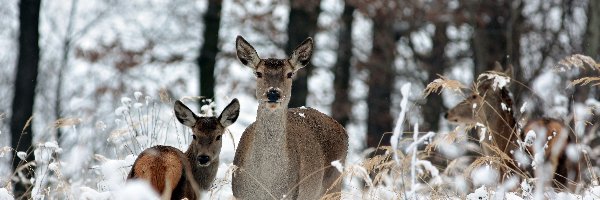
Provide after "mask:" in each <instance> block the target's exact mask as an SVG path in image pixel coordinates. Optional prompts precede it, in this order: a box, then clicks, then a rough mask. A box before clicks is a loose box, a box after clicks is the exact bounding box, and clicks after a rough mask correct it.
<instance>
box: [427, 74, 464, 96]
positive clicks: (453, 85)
mask: <svg viewBox="0 0 600 200" xmlns="http://www.w3.org/2000/svg"><path fill="white" fill-rule="evenodd" d="M438 76H439V77H440V78H438V79H435V80H433V81H432V82H431V83H429V84H427V87H425V91H424V93H425V94H424V95H425V97H427V96H429V94H431V93H438V94H439V93H441V92H442V89H451V90H453V91H455V92H459V93H461V94H462V91H461V90H462V89H464V88H467V87H466V86H464V85H463V84H462V83H460V82H459V81H457V80H451V79H448V78H446V77H445V76H442V75H439V74H438Z"/></svg>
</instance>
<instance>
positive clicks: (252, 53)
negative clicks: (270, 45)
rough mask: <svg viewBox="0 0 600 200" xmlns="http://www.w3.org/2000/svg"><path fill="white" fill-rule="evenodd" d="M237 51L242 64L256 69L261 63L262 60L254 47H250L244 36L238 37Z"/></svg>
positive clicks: (236, 41) (236, 40)
mask: <svg viewBox="0 0 600 200" xmlns="http://www.w3.org/2000/svg"><path fill="white" fill-rule="evenodd" d="M235 50H236V52H237V57H238V59H240V62H242V64H244V65H246V66H248V67H251V68H252V69H256V66H257V65H258V63H259V62H260V58H259V57H258V54H257V53H256V50H254V47H252V45H250V43H248V42H247V41H246V40H245V39H244V38H243V37H242V36H239V35H238V36H237V38H236V39H235Z"/></svg>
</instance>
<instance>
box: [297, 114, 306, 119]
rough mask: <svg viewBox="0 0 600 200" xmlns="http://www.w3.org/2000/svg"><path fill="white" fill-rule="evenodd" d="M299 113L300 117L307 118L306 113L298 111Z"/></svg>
mask: <svg viewBox="0 0 600 200" xmlns="http://www.w3.org/2000/svg"><path fill="white" fill-rule="evenodd" d="M298 115H300V117H303V118H306V116H304V113H298Z"/></svg>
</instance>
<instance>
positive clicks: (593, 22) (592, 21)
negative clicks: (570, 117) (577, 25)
mask: <svg viewBox="0 0 600 200" xmlns="http://www.w3.org/2000/svg"><path fill="white" fill-rule="evenodd" d="M599 10H600V1H597V0H591V1H589V2H588V9H587V18H588V21H587V26H586V30H585V36H584V37H583V53H584V54H585V55H587V56H590V57H592V58H593V59H594V60H596V61H600V12H598V11H599ZM589 76H594V73H593V71H592V70H590V69H585V70H582V73H581V77H589ZM591 89H592V88H591V86H587V85H586V86H575V94H574V95H573V98H574V100H575V101H576V102H580V103H581V102H585V100H587V99H588V98H590V95H593V94H590V91H591ZM595 96H596V98H600V94H596V95H595Z"/></svg>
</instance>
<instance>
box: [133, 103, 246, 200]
mask: <svg viewBox="0 0 600 200" xmlns="http://www.w3.org/2000/svg"><path fill="white" fill-rule="evenodd" d="M239 109H240V106H239V102H238V100H237V99H234V100H233V101H232V102H231V103H230V104H229V105H228V106H227V107H226V108H225V109H224V110H223V112H222V113H221V116H219V117H218V118H217V117H199V116H197V115H196V114H194V112H192V111H191V110H190V109H189V108H188V107H186V106H185V105H184V104H183V103H182V102H181V101H176V102H175V116H176V117H177V119H178V120H179V122H181V123H182V124H184V125H186V126H188V127H190V128H192V132H193V135H192V138H193V140H192V142H191V144H190V145H189V147H188V149H187V151H186V152H185V153H183V152H182V151H181V150H179V149H177V148H175V147H170V146H162V145H158V146H154V147H151V148H148V149H146V150H144V151H143V152H142V153H141V154H140V155H139V156H138V158H137V159H136V160H135V163H134V164H133V167H132V168H131V171H130V172H129V175H128V179H134V178H135V179H143V180H147V181H148V182H149V183H150V185H151V186H152V188H154V190H155V191H157V192H158V193H159V194H161V195H163V196H167V197H168V198H169V196H170V199H182V198H188V199H197V198H198V197H199V196H198V192H200V190H208V189H210V186H211V184H212V182H213V180H214V178H215V176H216V174H217V170H218V166H219V153H220V152H221V146H222V140H221V136H222V135H223V133H224V132H225V130H226V128H227V126H229V125H231V124H233V123H234V122H235V121H236V119H237V117H238V115H239ZM165 194H166V195H165Z"/></svg>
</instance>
